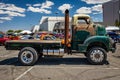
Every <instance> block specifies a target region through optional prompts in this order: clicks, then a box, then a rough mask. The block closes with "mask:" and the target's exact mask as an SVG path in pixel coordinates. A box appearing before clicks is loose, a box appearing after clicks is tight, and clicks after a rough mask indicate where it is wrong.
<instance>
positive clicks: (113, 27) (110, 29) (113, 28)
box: [106, 26, 120, 31]
mask: <svg viewBox="0 0 120 80" xmlns="http://www.w3.org/2000/svg"><path fill="white" fill-rule="evenodd" d="M106 30H107V31H113V30H114V31H117V30H120V29H119V27H116V26H109V27H106Z"/></svg>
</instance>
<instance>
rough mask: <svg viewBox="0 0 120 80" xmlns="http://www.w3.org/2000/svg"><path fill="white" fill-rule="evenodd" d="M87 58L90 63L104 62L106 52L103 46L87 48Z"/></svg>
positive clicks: (99, 63) (98, 63)
mask: <svg viewBox="0 0 120 80" xmlns="http://www.w3.org/2000/svg"><path fill="white" fill-rule="evenodd" d="M87 58H88V61H89V62H90V63H91V64H95V65H101V64H104V63H105V62H106V59H107V54H106V51H105V50H104V49H103V48H100V47H94V48H91V49H90V50H89V52H88V54H87Z"/></svg>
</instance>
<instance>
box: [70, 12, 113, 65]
mask: <svg viewBox="0 0 120 80" xmlns="http://www.w3.org/2000/svg"><path fill="white" fill-rule="evenodd" d="M71 45H72V46H71V48H72V50H76V51H78V52H80V53H83V54H84V55H85V56H86V57H87V58H88V60H89V62H90V63H92V64H103V63H104V62H105V60H106V58H107V52H109V51H112V52H114V51H115V43H114V41H112V40H111V39H110V38H109V37H108V36H106V30H105V27H104V26H102V25H95V24H94V23H93V22H92V20H91V18H90V16H89V15H84V14H82V15H81V14H78V15H74V16H73V17H72V40H71Z"/></svg>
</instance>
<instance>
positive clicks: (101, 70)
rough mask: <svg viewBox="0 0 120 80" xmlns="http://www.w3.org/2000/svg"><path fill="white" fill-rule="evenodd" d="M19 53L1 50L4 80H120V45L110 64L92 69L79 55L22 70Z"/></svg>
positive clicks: (0, 78)
mask: <svg viewBox="0 0 120 80" xmlns="http://www.w3.org/2000/svg"><path fill="white" fill-rule="evenodd" d="M18 52H19V51H9V50H5V48H4V46H0V80H119V79H120V44H117V50H116V52H115V53H111V52H110V53H108V63H107V64H104V65H91V64H89V62H88V61H87V58H86V57H85V56H84V55H82V54H78V53H75V54H73V55H67V54H65V55H64V57H63V58H53V57H44V58H42V59H39V60H38V62H37V63H36V64H35V65H34V66H22V64H21V63H20V62H19V61H18V58H17V55H18Z"/></svg>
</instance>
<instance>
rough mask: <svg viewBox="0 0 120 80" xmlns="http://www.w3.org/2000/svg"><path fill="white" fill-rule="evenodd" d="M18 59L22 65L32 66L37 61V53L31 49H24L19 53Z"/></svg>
mask: <svg viewBox="0 0 120 80" xmlns="http://www.w3.org/2000/svg"><path fill="white" fill-rule="evenodd" d="M18 59H19V61H20V62H21V63H22V64H23V65H25V66H32V65H34V64H35V63H36V61H37V60H38V53H37V51H36V50H35V49H34V48H32V47H25V48H23V49H22V50H21V51H20V52H19V54H18Z"/></svg>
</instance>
